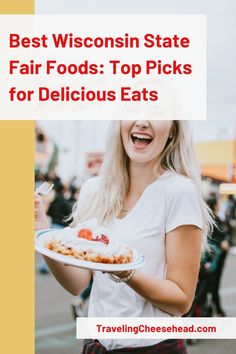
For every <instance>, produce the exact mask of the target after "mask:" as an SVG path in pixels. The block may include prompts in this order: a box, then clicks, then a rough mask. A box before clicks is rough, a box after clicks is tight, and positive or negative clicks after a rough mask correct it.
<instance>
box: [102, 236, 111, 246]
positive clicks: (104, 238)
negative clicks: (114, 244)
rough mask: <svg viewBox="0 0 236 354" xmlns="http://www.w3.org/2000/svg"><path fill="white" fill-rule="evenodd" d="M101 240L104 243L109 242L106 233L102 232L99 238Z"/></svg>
mask: <svg viewBox="0 0 236 354" xmlns="http://www.w3.org/2000/svg"><path fill="white" fill-rule="evenodd" d="M101 241H102V242H103V243H105V245H108V244H109V239H108V237H107V236H106V235H104V234H102V238H101Z"/></svg>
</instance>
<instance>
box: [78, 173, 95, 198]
mask: <svg viewBox="0 0 236 354" xmlns="http://www.w3.org/2000/svg"><path fill="white" fill-rule="evenodd" d="M99 182H100V178H99V177H91V178H89V179H88V180H87V181H86V182H84V184H83V185H82V187H81V189H80V193H79V203H83V202H84V201H85V200H86V199H87V198H88V197H89V196H90V195H91V194H93V193H95V192H96V190H97V188H98V185H99Z"/></svg>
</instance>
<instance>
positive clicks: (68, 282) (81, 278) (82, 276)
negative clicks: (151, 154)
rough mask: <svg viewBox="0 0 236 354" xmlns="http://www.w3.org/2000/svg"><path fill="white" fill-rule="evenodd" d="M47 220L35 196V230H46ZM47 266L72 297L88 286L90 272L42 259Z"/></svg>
mask: <svg viewBox="0 0 236 354" xmlns="http://www.w3.org/2000/svg"><path fill="white" fill-rule="evenodd" d="M48 228H49V225H48V220H47V216H46V213H45V210H44V206H43V203H42V201H41V199H40V198H39V196H37V195H36V196H35V229H36V230H41V229H48ZM44 259H45V261H46V263H47V265H48V266H49V268H50V270H51V272H52V273H53V275H54V277H55V278H56V279H57V281H58V282H59V283H60V284H61V285H62V286H63V288H65V289H66V290H67V291H69V292H70V293H71V294H72V295H79V294H80V292H81V291H82V290H83V289H84V288H85V287H86V286H87V285H88V284H89V282H90V279H91V276H92V272H91V271H89V270H87V269H81V268H76V267H70V266H66V265H64V264H63V263H59V262H56V261H54V260H52V259H51V258H48V257H44Z"/></svg>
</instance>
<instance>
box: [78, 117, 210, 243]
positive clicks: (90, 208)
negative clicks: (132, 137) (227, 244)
mask: <svg viewBox="0 0 236 354" xmlns="http://www.w3.org/2000/svg"><path fill="white" fill-rule="evenodd" d="M120 125H121V121H112V122H111V124H110V128H109V133H108V140H107V149H106V154H105V158H104V161H103V164H102V167H101V171H100V176H101V178H100V181H99V187H98V188H97V189H96V191H95V192H94V193H90V195H89V196H88V197H87V198H86V200H82V202H79V203H77V205H76V206H75V208H74V211H73V213H72V217H73V224H75V223H78V222H80V221H83V220H86V219H89V218H94V217H96V218H97V220H98V222H99V223H100V224H105V223H107V222H109V221H110V220H112V218H114V217H117V215H119V213H120V211H121V210H122V208H123V206H124V201H125V197H126V195H127V193H128V190H129V183H130V180H129V158H128V156H127V154H126V152H125V149H124V146H123V142H122V138H121V128H120ZM171 131H172V134H171V135H172V138H169V139H168V140H167V142H166V145H165V147H164V149H163V151H162V153H161V156H160V157H159V158H158V161H159V162H160V166H161V167H162V169H164V170H166V171H171V172H174V173H177V174H180V175H183V176H186V177H189V178H190V179H191V180H192V181H193V182H194V184H195V186H196V188H197V190H198V194H199V200H200V204H201V209H202V215H203V220H204V230H203V231H204V237H203V249H206V248H207V235H208V234H209V232H210V230H211V229H212V225H213V224H214V221H213V218H212V214H211V212H210V209H209V208H208V206H207V204H206V203H205V201H204V199H203V196H202V192H201V174H200V168H199V163H198V160H197V158H196V154H195V151H194V145H193V141H192V134H191V132H190V130H189V124H188V121H176V120H175V121H173V125H172V128H171ZM82 199H85V198H82Z"/></svg>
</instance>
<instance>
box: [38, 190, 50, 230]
mask: <svg viewBox="0 0 236 354" xmlns="http://www.w3.org/2000/svg"><path fill="white" fill-rule="evenodd" d="M34 217H35V230H36V231H37V230H42V229H48V228H49V223H48V218H47V215H46V213H45V209H44V205H43V202H42V200H41V198H40V197H39V196H38V195H37V194H35V200H34Z"/></svg>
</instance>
